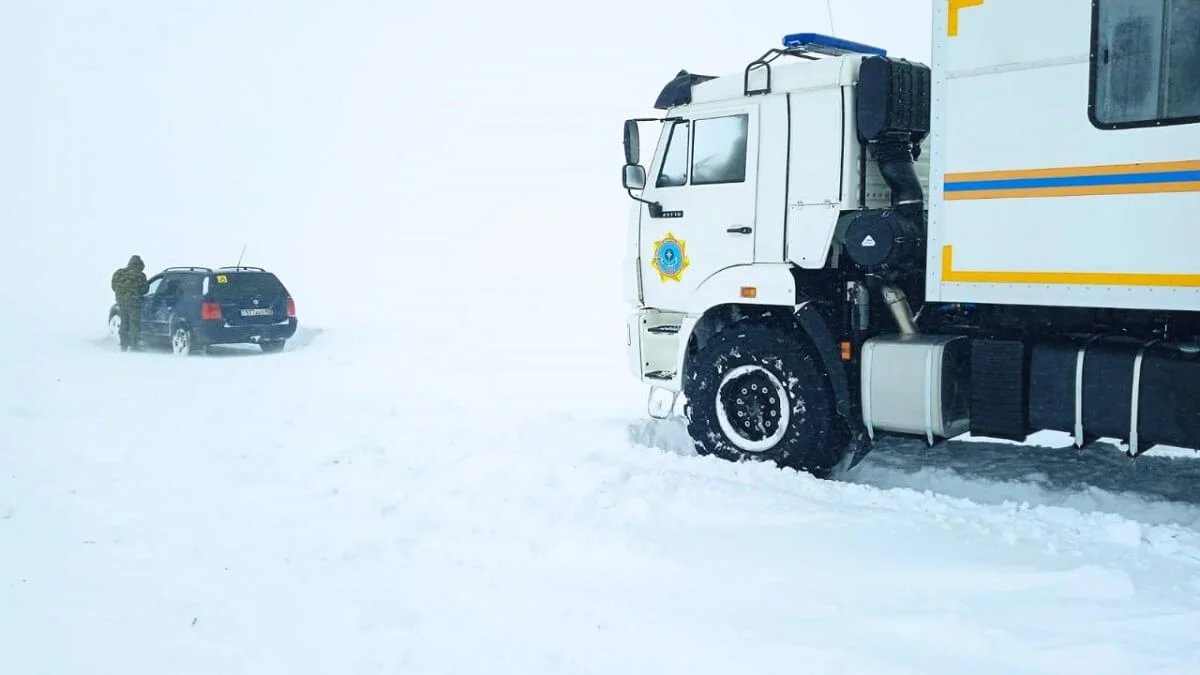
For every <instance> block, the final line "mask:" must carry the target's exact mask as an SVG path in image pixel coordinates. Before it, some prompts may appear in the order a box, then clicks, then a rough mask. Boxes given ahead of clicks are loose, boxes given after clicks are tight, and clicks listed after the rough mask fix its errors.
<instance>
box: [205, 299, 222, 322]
mask: <svg viewBox="0 0 1200 675" xmlns="http://www.w3.org/2000/svg"><path fill="white" fill-rule="evenodd" d="M200 318H201V319H205V320H210V319H219V318H221V303H219V302H205V303H202V304H201V305H200Z"/></svg>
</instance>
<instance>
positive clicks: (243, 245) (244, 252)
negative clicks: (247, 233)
mask: <svg viewBox="0 0 1200 675" xmlns="http://www.w3.org/2000/svg"><path fill="white" fill-rule="evenodd" d="M245 255H246V245H245V244H242V252H241V253H239V254H238V259H237V264H236V265H234V267H241V266H242V257H243V256H245Z"/></svg>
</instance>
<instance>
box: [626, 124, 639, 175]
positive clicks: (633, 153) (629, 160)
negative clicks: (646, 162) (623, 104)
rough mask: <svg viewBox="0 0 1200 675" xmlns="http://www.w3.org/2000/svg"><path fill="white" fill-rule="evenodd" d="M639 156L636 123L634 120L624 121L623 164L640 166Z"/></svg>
mask: <svg viewBox="0 0 1200 675" xmlns="http://www.w3.org/2000/svg"><path fill="white" fill-rule="evenodd" d="M641 154H642V152H641V139H640V137H639V136H638V123H637V122H635V121H634V120H625V163H626V164H641Z"/></svg>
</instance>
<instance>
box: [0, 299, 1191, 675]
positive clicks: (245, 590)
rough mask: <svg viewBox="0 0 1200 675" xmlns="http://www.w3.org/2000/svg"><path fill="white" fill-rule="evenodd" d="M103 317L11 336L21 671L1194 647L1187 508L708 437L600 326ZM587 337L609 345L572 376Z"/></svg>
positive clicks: (1052, 653) (1075, 656)
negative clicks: (787, 461) (810, 469)
mask: <svg viewBox="0 0 1200 675" xmlns="http://www.w3.org/2000/svg"><path fill="white" fill-rule="evenodd" d="M487 304H489V303H487V302H482V301H481V302H480V304H479V305H478V306H475V307H473V308H474V309H477V310H479V311H482V310H483V309H484V306H485V305H487ZM302 308H303V305H301V317H302V319H303V309H302ZM580 319H581V320H582V317H580ZM534 327H535V328H548V327H549V326H540V325H536V322H535V326H534ZM102 330H103V328H102V327H100V326H98V327H97V328H96V330H95V331H93V333H91V334H87V335H71V334H65V333H61V332H58V333H55V332H39V331H36V330H31V331H30V335H31V339H30V340H29V341H28V342H21V343H19V344H17V345H15V348H10V349H7V350H5V351H4V354H3V356H0V364H2V366H3V369H4V372H5V373H6V374H11V375H10V376H8V377H6V383H7V386H8V387H9V388H8V389H7V391H8V394H6V397H5V399H4V401H3V404H2V406H0V415H3V425H4V426H3V428H4V429H5V443H4V446H3V447H4V450H3V452H2V453H0V551H3V555H2V556H0V672H5V673H21V674H26V673H28V674H30V675H33V674H41V673H72V672H88V673H123V674H127V673H147V674H149V673H163V672H171V673H180V674H182V673H214V672H226V673H292V674H295V673H314V674H315V673H328V672H339V673H369V672H406V673H409V672H411V673H452V672H453V673H466V672H470V673H483V672H512V673H517V672H520V673H564V672H571V673H662V672H696V673H729V672H747V673H785V672H786V673H794V672H796V671H797V669H798V668H799V669H800V670H802V671H803V672H806V673H880V674H887V673H921V674H922V675H928V674H930V673H947V674H950V673H962V672H972V673H980V674H988V673H997V674H1001V673H1002V674H1004V675H1009V674H1011V673H1056V674H1057V673H1064V672H1090V673H1114V674H1116V673H1122V674H1124V673H1129V672H1143V673H1179V674H1183V673H1191V672H1196V668H1197V666H1198V665H1200V661H1198V660H1197V659H1200V633H1198V632H1197V631H1196V626H1197V625H1200V532H1198V531H1197V527H1198V522H1197V510H1196V507H1195V506H1191V505H1188V504H1186V503H1184V504H1161V503H1157V504H1155V503H1151V502H1150V501H1148V500H1149V497H1147V496H1139V495H1137V494H1116V493H1100V492H1096V491H1093V492H1096V494H1101V495H1103V497H1102V498H1099V499H1095V500H1093V501H1092V502H1088V503H1084V502H1080V501H1078V500H1075V499H1072V498H1063V497H1061V496H1062V495H1064V494H1067V493H1064V492H1062V491H1061V490H1054V489H1045V488H1042V487H1039V486H1038V485H1037V484H1036V483H1029V482H1027V481H1020V480H1018V481H1017V482H1015V483H1005V482H1003V481H994V480H990V479H976V478H973V477H971V476H969V475H967V474H966V473H963V474H961V475H960V474H951V473H948V472H946V471H943V470H939V471H938V472H937V473H936V475H935V478H936V479H933V480H927V479H919V478H914V476H920V475H922V474H921V473H920V472H916V473H912V472H911V471H910V468H909V467H910V466H911V464H908V463H906V462H905V461H904V460H903V459H896V458H897V457H901V458H902V457H903V455H902V454H896V455H889V454H887V453H886V452H880V453H879V454H877V455H874V456H872V458H871V459H870V460H869V461H868V462H867V463H866V464H865V465H864V466H863V467H861V469H860V470H859V471H856V472H855V473H854V474H852V475H851V476H849V477H847V478H846V481H844V482H821V481H816V480H813V479H811V478H809V477H807V476H804V475H797V474H795V473H791V472H784V471H779V470H776V469H773V468H770V467H767V466H762V465H733V464H728V463H724V462H720V461H717V460H713V459H707V458H699V457H695V456H693V453H691V452H690V450H689V449H688V444H687V442H686V439H685V438H683V437H682V435H681V429H680V427H679V425H678V424H677V423H674V422H653V421H648V420H645V419H643V418H644V415H643V413H642V410H641V404H642V398H641V396H640V395H639V394H640V393H641V391H640V389H639V388H637V387H636V386H632V385H630V384H629V383H628V382H627V381H626V380H627V378H626V377H625V376H624V373H623V371H621V370H620V369H619V366H620V363H619V352H618V351H617V350H615V349H613V348H612V347H611V346H609V347H607V348H602V347H600V343H602V342H604V340H603V338H607V337H609V336H606V335H597V336H596V338H595V339H594V340H588V339H582V340H580V341H577V342H576V343H575V344H573V345H572V346H571V347H570V348H568V347H566V346H564V345H563V344H562V343H561V341H560V342H559V343H558V344H559V346H558V347H557V349H555V348H554V347H553V346H552V345H550V344H549V342H547V343H546V344H538V343H536V342H535V343H533V344H532V345H523V344H522V342H521V341H520V340H516V339H512V340H509V341H508V342H502V341H500V340H496V342H495V344H496V346H497V349H498V350H499V351H498V352H495V353H486V354H485V353H483V352H480V351H478V350H474V351H472V350H471V349H470V344H471V343H470V341H469V340H467V339H464V338H462V337H459V338H458V339H456V338H455V336H454V334H453V333H447V334H441V335H438V336H437V339H434V336H432V335H425V334H418V335H417V336H416V337H412V336H405V333H404V330H403V329H402V327H400V326H395V327H393V330H389V331H381V332H378V333H375V334H373V335H370V336H364V335H356V334H354V331H352V330H348V329H335V328H329V327H322V326H306V328H305V329H304V332H303V333H302V334H301V335H300V336H298V339H297V341H296V342H295V344H292V345H290V346H289V349H288V350H287V351H285V352H284V353H282V354H279V355H272V356H264V355H260V354H258V353H257V351H256V350H242V349H238V348H227V349H222V350H220V351H219V353H217V354H214V355H211V356H207V357H190V358H180V357H175V356H173V355H170V354H166V353H163V354H158V353H145V354H121V353H119V352H117V351H116V350H115V347H114V346H113V345H112V343H108V342H103V341H101V340H99V336H98V334H99V333H100V332H101V331H102ZM595 333H596V332H595V331H594V332H593V334H595ZM572 350H584V351H585V352H586V353H592V354H595V355H597V357H598V358H597V359H596V360H595V361H594V362H593V363H592V364H591V365H589V364H588V363H583V364H581V365H579V366H578V367H577V368H575V372H576V374H575V376H574V377H571V378H563V377H562V371H561V366H560V365H559V364H560V363H562V361H561V359H563V358H566V357H567V356H568V353H569V352H571V351H572ZM32 353H37V354H42V355H43V359H44V360H42V361H41V362H40V363H37V364H35V363H33V362H32V361H31V360H30V359H29V358H27V355H28V354H32ZM606 357H610V358H607V360H606ZM538 362H541V363H543V364H545V365H543V366H542V367H541V368H538V367H537V363H538ZM614 364H615V365H614ZM898 452H899V453H902V452H903V448H902V449H901V450H900V451H898ZM895 461H899V462H901V465H890V464H889V462H895ZM1174 461H1180V462H1182V461H1185V460H1174ZM1189 464H1194V462H1189ZM951 476H957V478H955V480H957V482H956V483H955V482H953V481H951V480H950V477H951ZM905 481H909V483H908V484H905ZM889 482H895V483H898V484H900V485H901V486H900V487H891V486H889V485H888V483H889ZM1005 485H1008V487H1007V488H1004V487H1003V486H1005ZM1021 485H1024V486H1025V487H1023V488H1020V487H1019V486H1021ZM947 486H949V487H950V488H951V489H950V492H952V493H953V492H957V494H954V495H953V496H946V495H943V494H936V493H933V492H927V491H924V490H922V488H925V487H932V488H938V489H940V488H945V487H947ZM1014 486H1016V487H1014ZM910 487H916V488H918V490H912V489H909V488H910ZM1004 489H1007V490H1009V492H1008V493H1004V492H1003V490H1004ZM1014 490H1015V491H1014ZM972 493H978V494H979V495H981V499H978V500H973V499H970V498H968V497H970V495H971V494H972ZM1022 500H1027V501H1024V502H1023V501H1022ZM1081 506H1082V507H1086V508H1085V509H1084V510H1081V509H1080V508H1079V507H1081Z"/></svg>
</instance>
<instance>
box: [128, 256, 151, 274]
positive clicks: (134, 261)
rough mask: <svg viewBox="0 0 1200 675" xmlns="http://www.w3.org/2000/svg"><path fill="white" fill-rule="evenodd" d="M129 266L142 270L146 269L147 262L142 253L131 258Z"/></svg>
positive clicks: (132, 268)
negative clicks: (144, 260) (143, 260)
mask: <svg viewBox="0 0 1200 675" xmlns="http://www.w3.org/2000/svg"><path fill="white" fill-rule="evenodd" d="M127 267H129V269H131V270H136V271H138V272H141V271H142V270H144V269H146V263H144V262H142V257H141V256H140V255H135V256H133V257H132V258H130V259H129V265H128V266H127Z"/></svg>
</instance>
